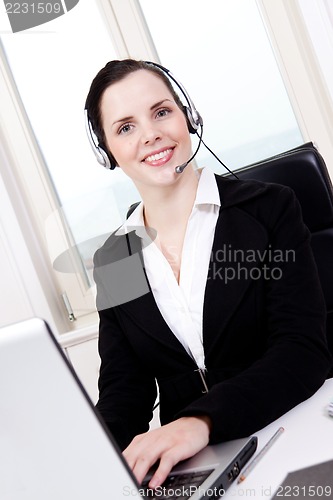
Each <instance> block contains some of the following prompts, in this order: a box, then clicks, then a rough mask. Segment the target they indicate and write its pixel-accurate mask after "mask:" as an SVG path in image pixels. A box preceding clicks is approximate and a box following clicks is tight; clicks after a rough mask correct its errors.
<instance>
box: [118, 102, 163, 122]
mask: <svg viewBox="0 0 333 500" xmlns="http://www.w3.org/2000/svg"><path fill="white" fill-rule="evenodd" d="M166 101H169V102H173V101H171V99H162V101H158V102H156V103H155V104H153V105H152V106H151V107H150V111H153V110H154V109H156V108H158V107H159V106H161V105H162V104H163V103H164V102H166ZM132 119H133V116H125V117H124V118H120V120H116V121H115V122H113V123H112V125H111V126H112V127H113V126H114V125H117V123H124V122H128V121H130V120H132Z"/></svg>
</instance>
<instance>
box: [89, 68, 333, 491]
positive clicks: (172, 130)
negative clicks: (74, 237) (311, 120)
mask: <svg viewBox="0 0 333 500" xmlns="http://www.w3.org/2000/svg"><path fill="white" fill-rule="evenodd" d="M86 110H87V115H88V118H89V122H90V127H91V128H92V130H93V131H94V133H95V134H96V136H97V139H98V142H99V150H98V153H99V154H100V153H101V152H102V155H103V156H104V155H105V156H106V158H107V161H109V162H110V164H111V166H115V165H117V166H118V167H119V168H121V169H122V170H123V171H124V172H125V173H126V174H127V175H128V176H129V177H130V178H131V179H132V181H133V182H134V184H135V185H136V187H137V189H138V190H139V192H140V195H141V197H142V203H141V204H140V205H139V206H138V207H137V208H136V209H135V210H134V212H133V213H132V214H131V215H130V217H129V218H128V220H127V221H126V223H125V224H124V225H123V226H122V227H121V228H120V229H119V230H118V231H116V232H115V233H114V234H113V235H111V236H110V238H109V239H108V240H107V242H106V243H105V244H104V246H103V247H102V248H101V249H100V250H99V251H98V252H97V253H96V255H95V280H96V283H97V305H98V309H99V315H100V338H99V349H100V356H101V361H102V363H101V371H100V379H99V389H100V397H99V401H98V404H97V408H98V409H99V411H100V412H101V414H102V416H103V418H104V419H105V421H106V423H107V425H108V426H109V428H110V430H111V432H112V433H113V435H114V437H115V438H116V440H117V441H118V443H119V445H120V446H121V448H122V449H124V448H125V450H124V456H125V457H126V459H127V461H128V463H129V465H130V466H131V467H132V469H133V471H134V473H135V475H136V477H137V479H138V481H139V482H141V481H142V479H143V477H144V476H145V474H146V472H147V471H148V469H149V467H150V466H151V465H152V464H154V463H155V462H158V467H157V469H156V472H155V473H154V475H153V477H152V479H151V481H150V486H151V487H157V486H158V485H160V484H161V483H162V482H163V481H164V479H165V478H166V476H167V474H168V473H169V471H170V470H171V468H172V466H173V465H174V464H175V463H177V462H178V461H180V460H182V459H185V458H187V457H189V456H192V455H193V454H195V453H196V452H198V451H199V450H200V449H202V448H203V447H204V446H206V445H207V444H208V443H209V442H210V443H216V442H220V441H223V440H228V439H234V438H238V437H243V436H246V435H248V434H251V433H253V432H255V431H257V430H259V429H260V428H262V427H264V426H265V425H267V424H268V423H270V422H271V421H273V420H275V419H276V418H278V417H279V416H280V415H282V414H283V413H285V412H286V411H288V410H289V409H290V408H292V407H293V406H295V405H296V404H298V403H300V402H301V401H302V400H304V399H306V398H308V397H309V396H311V395H312V394H313V393H314V392H315V391H316V390H317V389H318V388H319V387H320V385H321V384H322V383H323V382H324V380H325V378H326V376H327V373H328V371H329V368H330V363H331V360H330V356H329V353H328V351H327V346H326V339H325V306H324V301H323V297H322V292H321V288H320V284H319V280H318V276H317V271H316V267H315V264H314V260H313V256H312V254H311V250H310V245H309V232H308V230H307V228H306V227H305V226H304V224H303V222H302V219H301V214H300V208H299V205H298V203H297V201H296V199H295V196H294V195H293V193H292V191H291V190H289V189H288V188H286V187H282V186H278V185H273V184H264V183H259V182H254V181H245V182H244V181H239V180H233V179H232V180H231V179H225V178H221V177H220V176H216V175H214V174H213V173H212V172H211V171H210V170H209V169H207V168H203V169H201V170H194V168H193V167H192V165H191V164H189V165H188V166H187V167H186V168H185V169H184V170H183V172H182V173H181V174H179V173H177V172H176V168H177V167H179V166H180V165H184V164H186V163H187V162H188V160H189V159H190V158H191V141H190V134H189V132H190V131H191V132H193V123H189V119H188V115H187V111H186V109H184V106H183V105H182V103H181V101H180V99H179V97H178V96H177V94H176V93H175V91H174V90H173V88H172V86H171V84H170V82H169V80H168V78H167V77H166V75H165V74H164V73H163V71H160V70H159V69H158V68H157V67H155V66H153V65H151V64H147V63H143V62H138V61H133V60H125V61H111V62H110V63H108V64H107V65H106V66H105V68H103V69H102V70H101V71H100V72H99V73H98V74H97V76H96V77H95V79H94V81H93V82H92V85H91V88H90V91H89V94H88V97H87V101H86ZM198 123H199V122H197V123H195V124H194V125H195V126H196V125H198ZM156 381H157V385H158V390H159V399H160V419H161V424H162V425H161V427H160V428H158V429H154V430H152V431H149V432H147V431H148V426H149V421H150V419H151V416H152V408H153V405H154V401H155V398H156Z"/></svg>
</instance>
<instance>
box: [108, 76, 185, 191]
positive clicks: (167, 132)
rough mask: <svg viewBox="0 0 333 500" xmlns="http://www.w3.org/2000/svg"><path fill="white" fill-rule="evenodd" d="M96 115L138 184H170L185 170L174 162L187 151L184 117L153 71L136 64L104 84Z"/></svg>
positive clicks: (182, 159) (111, 146) (118, 158)
mask: <svg viewBox="0 0 333 500" xmlns="http://www.w3.org/2000/svg"><path fill="white" fill-rule="evenodd" d="M101 115H102V124H103V128H104V132H105V137H106V142H107V145H108V147H109V149H110V151H111V152H112V154H113V156H114V157H115V159H116V161H117V164H118V165H119V166H120V167H121V168H122V170H123V171H124V172H125V173H126V174H127V175H128V176H129V177H130V178H131V179H132V180H133V181H134V182H135V184H136V185H137V187H138V188H139V189H140V186H141V187H143V186H166V185H170V183H171V184H172V183H173V182H175V181H176V179H179V178H180V177H182V176H183V175H184V174H185V172H186V170H187V169H186V170H185V171H184V174H181V175H179V174H176V173H175V168H176V167H177V166H178V165H181V164H182V163H185V162H186V161H187V160H188V159H189V158H190V157H191V140H190V135H189V131H188V128H187V122H186V118H185V115H184V113H183V112H182V110H181V109H180V108H179V107H178V106H177V104H176V103H175V101H174V99H173V97H172V94H171V93H170V91H169V89H168V88H167V86H166V85H165V83H164V82H163V81H162V80H161V79H160V78H159V77H158V76H156V75H154V74H153V73H152V72H150V71H146V70H138V71H135V72H133V73H130V74H129V75H128V76H126V77H125V78H124V79H123V80H121V81H119V82H117V83H115V84H112V85H110V86H109V87H108V88H107V89H106V90H105V91H104V94H103V96H102V99H101Z"/></svg>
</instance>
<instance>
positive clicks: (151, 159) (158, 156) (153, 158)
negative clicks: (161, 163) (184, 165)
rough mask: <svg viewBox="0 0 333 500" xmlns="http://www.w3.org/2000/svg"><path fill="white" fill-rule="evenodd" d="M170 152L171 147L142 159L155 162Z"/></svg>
mask: <svg viewBox="0 0 333 500" xmlns="http://www.w3.org/2000/svg"><path fill="white" fill-rule="evenodd" d="M171 152H172V149H171V148H169V149H165V150H164V151H161V152H160V153H157V154H155V155H150V156H147V157H146V158H145V159H144V160H143V161H146V162H147V163H151V162H155V161H158V160H162V159H163V158H165V157H166V156H168V155H169V154H170V153H171Z"/></svg>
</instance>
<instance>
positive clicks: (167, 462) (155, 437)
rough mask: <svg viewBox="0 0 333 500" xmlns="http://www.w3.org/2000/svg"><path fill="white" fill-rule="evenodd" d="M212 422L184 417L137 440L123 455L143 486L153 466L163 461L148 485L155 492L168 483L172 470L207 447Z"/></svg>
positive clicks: (136, 438) (141, 435)
mask: <svg viewBox="0 0 333 500" xmlns="http://www.w3.org/2000/svg"><path fill="white" fill-rule="evenodd" d="M210 429H211V420H210V418H209V417H207V416H199V417H182V418H179V419H178V420H175V421H174V422H171V423H170V424H166V425H163V426H162V427H159V428H158V429H153V430H151V431H148V432H146V433H144V434H139V435H138V436H136V437H135V438H134V439H133V441H132V442H131V443H130V444H129V446H128V447H127V448H126V449H125V450H124V452H123V454H124V457H125V458H126V460H127V462H128V464H129V466H130V467H131V469H132V470H133V473H134V475H135V476H136V478H137V480H138V482H139V483H140V484H141V483H142V481H143V479H144V477H145V475H146V474H147V472H148V470H149V469H150V467H151V466H152V465H154V464H155V463H156V462H157V461H158V460H160V462H159V465H158V467H157V469H156V471H155V473H154V475H153V477H152V478H151V480H150V482H149V487H150V488H156V487H157V486H160V485H161V484H162V483H163V481H165V479H166V477H167V475H168V474H169V472H170V471H171V469H172V467H173V466H174V465H175V464H177V463H178V462H179V461H181V460H185V459H186V458H189V457H192V456H193V455H195V454H196V453H198V451H200V450H201V449H202V448H204V447H205V446H207V444H208V441H209V433H210Z"/></svg>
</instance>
